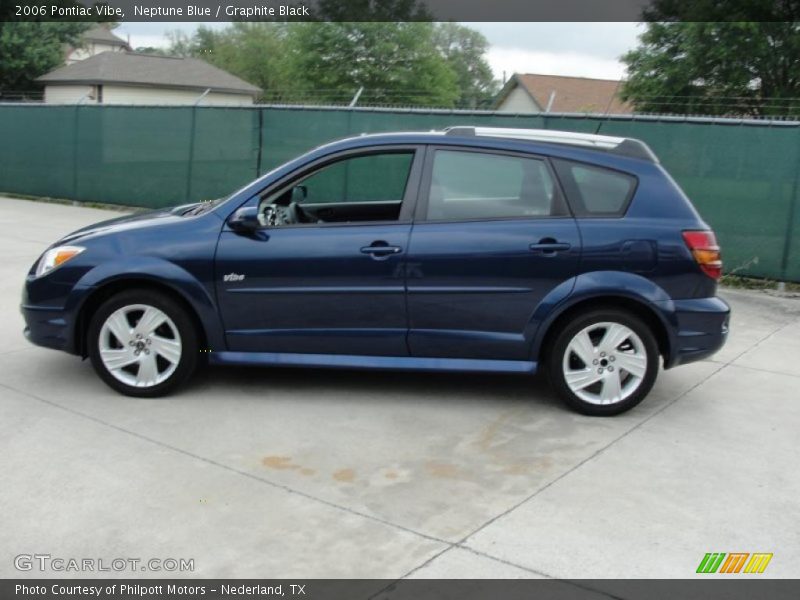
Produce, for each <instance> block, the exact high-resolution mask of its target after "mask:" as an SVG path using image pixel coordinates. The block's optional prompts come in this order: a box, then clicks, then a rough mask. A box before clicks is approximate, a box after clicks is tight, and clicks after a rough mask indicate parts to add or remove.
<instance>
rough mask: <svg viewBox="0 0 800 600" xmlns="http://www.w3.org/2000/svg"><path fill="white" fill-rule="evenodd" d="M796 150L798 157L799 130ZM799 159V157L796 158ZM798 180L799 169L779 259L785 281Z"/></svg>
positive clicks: (799, 148) (794, 183) (796, 174)
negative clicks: (781, 254) (781, 253)
mask: <svg viewBox="0 0 800 600" xmlns="http://www.w3.org/2000/svg"><path fill="white" fill-rule="evenodd" d="M795 131H796V134H795V135H796V136H797V149H798V155H800V128H798V129H796V130H795ZM798 158H800V156H798ZM798 179H800V169H795V171H794V182H793V183H792V195H791V196H790V198H789V215H788V218H787V219H786V233H785V235H784V240H783V256H782V257H781V279H782V280H784V281H786V280H787V279H788V275H789V256H790V254H791V250H792V234H793V233H794V219H795V214H796V207H797V202H798V196H797V194H798V192H799V191H800V186H798Z"/></svg>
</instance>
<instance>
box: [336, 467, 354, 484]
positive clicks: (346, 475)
mask: <svg viewBox="0 0 800 600" xmlns="http://www.w3.org/2000/svg"><path fill="white" fill-rule="evenodd" d="M333 478H334V479H335V480H336V481H341V482H342V483H352V482H353V481H355V479H356V472H355V471H354V470H353V469H339V470H338V471H336V472H335V473H334V474H333Z"/></svg>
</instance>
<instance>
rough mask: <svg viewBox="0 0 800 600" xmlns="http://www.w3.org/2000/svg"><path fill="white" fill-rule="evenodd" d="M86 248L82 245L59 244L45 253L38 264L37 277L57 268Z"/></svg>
mask: <svg viewBox="0 0 800 600" xmlns="http://www.w3.org/2000/svg"><path fill="white" fill-rule="evenodd" d="M84 250H86V248H82V247H81V246H57V247H56V248H51V249H50V250H48V251H47V252H45V253H44V255H43V256H42V258H40V259H39V264H38V265H36V277H41V276H42V275H46V274H47V273H49V272H50V271H52V270H53V269H57V268H58V267H60V266H61V265H63V264H64V263H65V262H67V261H68V260H69V259H71V258H75V257H76V256H78V254H80V253H81V252H83V251H84Z"/></svg>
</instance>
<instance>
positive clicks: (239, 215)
mask: <svg viewBox="0 0 800 600" xmlns="http://www.w3.org/2000/svg"><path fill="white" fill-rule="evenodd" d="M228 227H230V228H231V229H233V230H234V231H239V232H252V231H256V230H257V229H260V228H261V223H260V222H259V220H258V207H257V206H244V207H242V208H240V209H239V210H237V211H236V212H235V213H233V214H232V215H231V216H230V218H229V219H228Z"/></svg>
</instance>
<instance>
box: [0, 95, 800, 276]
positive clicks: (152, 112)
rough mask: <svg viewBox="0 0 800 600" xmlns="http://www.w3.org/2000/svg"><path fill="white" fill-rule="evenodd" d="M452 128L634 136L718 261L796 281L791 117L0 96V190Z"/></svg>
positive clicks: (213, 188)
mask: <svg viewBox="0 0 800 600" xmlns="http://www.w3.org/2000/svg"><path fill="white" fill-rule="evenodd" d="M452 125H481V126H500V127H535V128H543V129H564V130H573V131H584V132H591V133H600V134H609V135H621V136H630V137H636V138H639V139H642V140H644V141H645V142H647V143H648V144H649V145H650V146H651V147H652V148H653V150H655V152H656V153H657V154H658V156H659V158H660V159H661V162H662V163H663V165H664V166H665V167H666V168H667V169H668V170H669V172H670V173H671V174H672V175H673V176H674V177H675V179H676V180H677V181H678V183H680V185H681V186H682V187H683V189H684V190H685V191H686V193H687V194H688V195H689V197H691V198H692V200H693V201H694V204H695V206H697V208H698V209H699V210H700V212H701V214H702V215H703V217H704V218H705V219H706V221H707V222H708V223H709V224H710V225H711V226H712V227H713V228H714V229H715V231H716V232H717V235H718V237H719V239H720V242H721V244H722V246H723V251H724V255H725V266H726V270H727V271H728V272H736V273H739V274H742V275H752V276H760V277H769V278H773V279H780V280H791V281H800V240H798V239H797V237H798V230H799V229H800V207H798V204H800V190H799V189H798V177H800V123H799V122H792V121H742V120H726V119H704V118H684V117H651V116H647V117H643V116H636V117H619V116H592V115H588V116H587V115H555V114H539V115H506V114H500V113H491V112H483V111H477V112H475V111H473V112H470V111H447V110H382V109H344V108H332V109H325V108H321V107H308V108H303V107H296V106H295V107H281V106H254V107H243V108H233V107H231V108H227V107H191V106H175V107H167V106H160V107H149V106H47V105H13V104H7V105H0V191H5V192H16V193H21V194H30V195H37V196H51V197H58V198H68V199H74V200H79V201H94V202H105V203H116V204H125V205H134V206H146V207H161V206H169V205H172V204H178V203H183V202H187V201H192V200H198V199H207V198H214V197H219V196H222V195H225V194H227V193H229V192H231V191H232V190H234V189H236V188H237V187H239V186H241V185H243V184H244V183H246V182H248V181H250V180H251V179H253V178H255V177H256V176H257V175H260V174H263V173H264V172H266V171H267V170H269V169H271V168H272V167H274V166H276V165H278V164H280V163H282V162H284V161H286V160H288V159H289V158H292V157H294V156H296V155H298V154H300V153H302V152H304V151H306V150H309V149H310V148H313V147H314V146H317V145H319V144H321V143H323V142H327V141H330V140H332V139H335V138H341V137H345V136H348V135H355V134H359V133H365V132H381V131H410V130H417V131H420V130H423V131H424V130H430V129H440V128H442V127H448V126H452Z"/></svg>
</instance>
